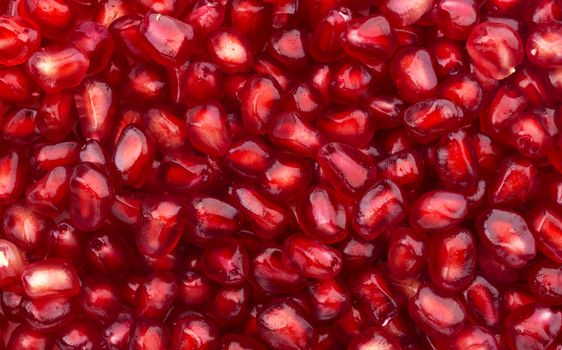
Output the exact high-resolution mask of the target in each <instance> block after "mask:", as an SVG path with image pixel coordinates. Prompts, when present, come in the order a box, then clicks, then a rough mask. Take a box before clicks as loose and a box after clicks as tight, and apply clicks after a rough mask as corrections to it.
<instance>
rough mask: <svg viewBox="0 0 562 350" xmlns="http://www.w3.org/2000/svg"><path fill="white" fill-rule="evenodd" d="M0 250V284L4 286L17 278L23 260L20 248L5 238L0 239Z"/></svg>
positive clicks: (22, 265)
mask: <svg viewBox="0 0 562 350" xmlns="http://www.w3.org/2000/svg"><path fill="white" fill-rule="evenodd" d="M0 252H1V256H3V257H4V264H2V266H1V268H0V285H1V286H2V288H6V287H9V286H10V285H13V284H14V282H17V281H18V280H19V278H20V276H21V273H22V271H23V269H24V260H23V256H22V252H21V251H20V249H19V248H18V247H17V246H15V245H14V244H13V243H11V242H10V241H7V240H5V239H1V240H0Z"/></svg>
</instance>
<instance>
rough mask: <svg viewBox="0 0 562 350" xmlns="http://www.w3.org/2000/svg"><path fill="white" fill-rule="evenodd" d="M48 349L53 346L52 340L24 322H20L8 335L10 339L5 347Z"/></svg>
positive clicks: (18, 349)
mask: <svg viewBox="0 0 562 350" xmlns="http://www.w3.org/2000/svg"><path fill="white" fill-rule="evenodd" d="M30 346H32V348H31V349H37V350H43V349H50V348H52V347H53V340H52V339H51V337H49V336H48V335H45V334H41V333H39V332H36V331H34V330H32V329H30V328H29V327H27V326H26V325H24V324H20V325H19V326H17V328H16V329H14V331H13V332H12V334H11V335H10V341H9V342H8V344H7V345H6V349H10V350H24V349H30Z"/></svg>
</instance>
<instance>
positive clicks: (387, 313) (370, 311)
mask: <svg viewBox="0 0 562 350" xmlns="http://www.w3.org/2000/svg"><path fill="white" fill-rule="evenodd" d="M351 292H352V294H353V295H354V296H355V298H356V300H357V301H358V303H359V304H358V305H359V308H360V310H361V312H362V314H363V315H364V317H365V318H366V319H367V320H368V321H369V322H370V323H373V324H377V325H381V326H382V325H386V324H387V323H388V321H390V320H391V319H393V318H394V317H395V316H396V315H397V314H398V304H397V300H396V298H395V297H394V295H393V293H392V292H391V289H390V286H389V284H388V282H387V281H386V279H385V278H384V277H383V275H382V274H381V273H380V272H379V271H377V270H376V269H374V268H368V269H366V270H365V271H363V272H362V273H361V274H360V275H358V276H357V278H356V279H355V281H353V283H352V285H351Z"/></svg>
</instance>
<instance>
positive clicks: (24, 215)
mask: <svg viewBox="0 0 562 350" xmlns="http://www.w3.org/2000/svg"><path fill="white" fill-rule="evenodd" d="M50 225H51V222H50V220H49V219H48V218H47V217H45V216H44V215H42V214H40V213H36V212H34V211H32V210H31V209H30V208H27V207H26V206H23V205H21V204H13V205H10V206H8V207H6V208H5V209H4V213H3V216H2V230H3V231H4V237H5V238H7V239H8V240H9V241H10V242H12V243H14V244H15V245H17V246H18V247H19V248H20V249H22V250H24V251H29V252H38V251H41V250H43V249H44V248H45V247H44V243H45V241H46V239H47V236H48V230H49V226H50Z"/></svg>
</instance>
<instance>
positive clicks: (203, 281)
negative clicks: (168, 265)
mask: <svg viewBox="0 0 562 350" xmlns="http://www.w3.org/2000/svg"><path fill="white" fill-rule="evenodd" d="M213 290H214V286H213V284H212V282H211V281H210V280H209V279H208V278H206V277H205V275H204V274H203V273H202V272H200V271H197V270H187V271H185V272H184V273H183V274H181V275H180V276H179V277H178V296H177V298H178V300H179V301H180V302H181V303H182V304H183V305H185V306H187V307H198V306H202V305H204V304H205V303H206V302H208V301H209V300H210V299H211V296H212V295H213Z"/></svg>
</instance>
